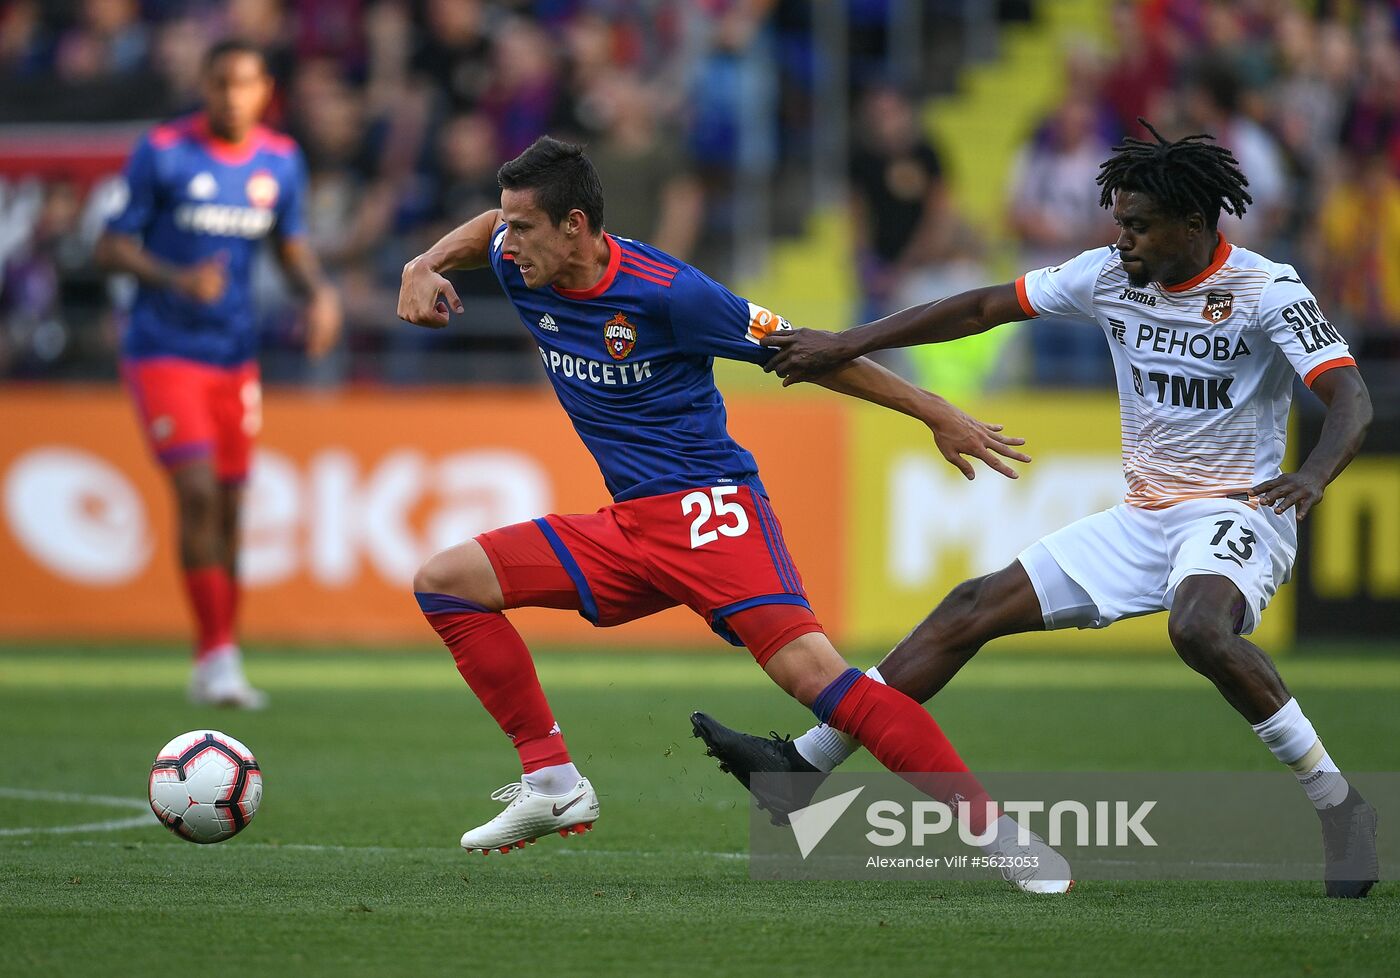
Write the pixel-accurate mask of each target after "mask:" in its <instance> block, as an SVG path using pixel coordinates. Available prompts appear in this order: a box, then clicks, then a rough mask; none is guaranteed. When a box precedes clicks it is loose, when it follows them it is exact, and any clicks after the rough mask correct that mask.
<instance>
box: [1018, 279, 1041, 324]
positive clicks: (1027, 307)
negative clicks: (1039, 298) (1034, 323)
mask: <svg viewBox="0 0 1400 978" xmlns="http://www.w3.org/2000/svg"><path fill="white" fill-rule="evenodd" d="M1016 301H1017V302H1019V303H1020V304H1021V311H1022V312H1023V313H1025V314H1026V315H1027V316H1030V317H1031V318H1032V319H1035V318H1036V317H1038V316H1039V315H1040V313H1038V312H1036V311H1035V306H1033V305H1031V297H1030V296H1029V295H1027V294H1026V277H1025V276H1024V275H1022V276H1021V277H1020V278H1018V279H1017V280H1016Z"/></svg>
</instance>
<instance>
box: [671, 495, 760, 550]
mask: <svg viewBox="0 0 1400 978" xmlns="http://www.w3.org/2000/svg"><path fill="white" fill-rule="evenodd" d="M738 493H739V487H738V486H713V487H712V488H710V489H708V490H705V489H697V490H695V491H694V492H688V493H686V494H685V495H684V496H682V497H681V512H682V513H683V514H684V515H685V516H687V517H689V516H691V515H692V514H694V519H693V520H692V521H691V524H690V549H691V550H698V549H699V548H700V547H703V546H705V545H706V544H710V543H714V542H715V541H716V540H718V539H719V537H720V534H724V535H725V536H727V537H741V536H743V535H744V534H745V533H747V532H749V514H748V513H746V512H744V507H743V504H742V503H740V502H738V501H737V500H734V499H731V498H730V497H731V496H736V495H738Z"/></svg>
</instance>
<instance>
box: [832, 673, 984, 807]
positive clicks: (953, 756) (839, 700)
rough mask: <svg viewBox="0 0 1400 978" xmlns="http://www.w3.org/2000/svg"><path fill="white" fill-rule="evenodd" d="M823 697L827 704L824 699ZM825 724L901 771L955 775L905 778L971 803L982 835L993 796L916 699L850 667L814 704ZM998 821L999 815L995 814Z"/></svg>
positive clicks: (944, 796)
mask: <svg viewBox="0 0 1400 978" xmlns="http://www.w3.org/2000/svg"><path fill="white" fill-rule="evenodd" d="M824 701H825V702H824ZM812 708H813V710H814V711H817V716H818V717H822V713H823V712H825V713H826V714H827V717H826V718H825V722H826V723H829V724H830V725H831V726H833V727H835V728H836V729H837V730H840V731H841V732H842V733H847V734H850V735H851V736H852V737H854V738H856V740H859V741H860V742H861V744H862V745H863V746H864V747H865V749H866V750H868V751H870V753H871V754H874V755H875V758H876V760H878V761H879V762H880V763H881V764H883V765H885V767H887V768H889V769H890V770H891V771H894V772H895V773H897V774H911V775H912V774H943V775H953V776H952V777H948V776H944V777H937V778H918V777H909V778H906V780H908V781H909V782H910V783H911V784H913V785H915V786H916V787H918V788H919V789H920V790H922V791H924V792H926V793H927V794H930V795H932V796H933V797H935V798H938V799H940V800H941V801H944V802H947V803H948V804H949V805H953V806H955V807H954V808H953V811H954V813H956V812H957V808H956V803H957V802H958V801H959V800H965V801H967V802H968V803H969V805H970V809H969V819H968V820H969V822H970V824H971V826H972V829H973V831H974V832H976V833H978V834H979V835H980V834H981V833H982V831H983V830H984V829H985V828H986V826H987V821H988V819H987V815H988V808H987V802H988V801H989V798H988V796H987V792H986V790H985V789H983V787H982V785H981V783H980V782H978V780H977V778H976V777H975V776H974V775H973V774H972V773H971V772H969V771H968V769H967V765H966V764H964V763H963V759H962V758H961V757H959V756H958V752H957V749H956V748H954V747H953V744H952V742H951V741H950V740H949V739H948V738H947V736H945V735H944V733H943V731H942V729H941V728H940V727H939V726H938V724H937V722H935V721H934V719H933V717H931V716H929V714H928V711H927V710H925V709H924V708H923V707H922V706H920V705H919V704H918V703H915V702H914V701H913V700H912V699H910V698H909V697H908V696H905V695H904V694H903V693H901V692H900V691H899V690H897V689H891V688H890V687H888V686H886V685H884V684H883V683H877V682H876V681H875V680H873V679H871V678H870V677H869V676H867V675H865V674H864V673H862V672H861V671H860V670H859V669H848V670H847V671H846V672H845V673H843V674H842V675H841V676H840V677H838V678H837V679H836V680H835V681H834V682H833V683H832V684H831V685H830V686H828V687H827V688H826V689H825V690H823V692H822V694H821V695H820V696H818V697H817V702H816V703H814V704H813V705H812ZM991 817H992V820H995V819H996V817H997V813H996V812H995V810H993V811H992V813H991Z"/></svg>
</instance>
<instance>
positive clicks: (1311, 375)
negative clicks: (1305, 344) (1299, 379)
mask: <svg viewBox="0 0 1400 978" xmlns="http://www.w3.org/2000/svg"><path fill="white" fill-rule="evenodd" d="M1354 366H1356V361H1355V360H1353V359H1352V358H1351V357H1337V359H1335V360H1328V361H1327V362H1326V363H1319V364H1318V365H1317V366H1316V367H1313V368H1312V369H1311V370H1309V371H1308V375H1307V376H1306V377H1304V378H1303V384H1304V386H1307V387H1311V386H1312V385H1313V381H1314V380H1317V378H1318V377H1320V376H1322V375H1323V374H1325V373H1327V371H1329V370H1331V369H1333V368H1335V367H1354Z"/></svg>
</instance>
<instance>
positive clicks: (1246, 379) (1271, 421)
mask: <svg viewBox="0 0 1400 978" xmlns="http://www.w3.org/2000/svg"><path fill="white" fill-rule="evenodd" d="M1016 292H1017V295H1018V297H1019V298H1020V300H1021V306H1022V308H1023V310H1024V311H1025V312H1026V313H1027V314H1028V315H1031V316H1068V317H1075V318H1080V319H1087V320H1090V321H1093V322H1096V323H1098V324H1099V326H1100V327H1101V328H1102V329H1103V331H1104V333H1105V335H1106V336H1107V337H1108V345H1109V348H1110V349H1111V350H1112V351H1113V366H1114V371H1115V373H1116V374H1117V377H1118V402H1119V405H1120V406H1121V411H1122V428H1123V474H1124V476H1125V477H1126V478H1127V481H1128V495H1127V498H1126V500H1125V501H1126V502H1127V503H1128V504H1129V505H1132V506H1140V507H1143V508H1145V509H1162V508H1165V507H1167V506H1172V505H1175V504H1176V503H1179V502H1182V501H1184V500H1188V499H1200V498H1205V497H1211V496H1232V495H1236V494H1239V493H1246V492H1247V491H1248V490H1249V488H1250V487H1251V486H1254V485H1257V484H1258V483H1260V482H1263V481H1265V480H1267V479H1272V478H1274V477H1275V476H1277V475H1278V474H1279V472H1280V466H1281V465H1282V463H1283V450H1284V443H1285V440H1286V438H1287V431H1288V409H1289V405H1290V403H1291V401H1292V395H1293V374H1294V372H1296V373H1297V374H1298V375H1299V376H1301V377H1302V378H1303V382H1304V383H1306V384H1308V385H1309V386H1311V384H1312V382H1313V380H1314V379H1315V378H1316V377H1317V376H1318V375H1319V374H1321V373H1323V372H1324V371H1326V370H1330V369H1331V368H1333V367H1341V366H1355V364H1356V361H1355V360H1353V359H1352V358H1351V355H1350V353H1349V352H1348V350H1347V345H1346V342H1345V341H1344V340H1343V339H1342V337H1341V335H1340V334H1339V333H1338V332H1337V330H1336V329H1335V328H1334V327H1333V326H1332V324H1331V323H1329V322H1328V321H1327V320H1326V319H1325V318H1324V317H1323V315H1322V312H1321V311H1320V310H1319V309H1318V305H1317V300H1316V299H1315V298H1314V297H1313V294H1312V293H1311V292H1309V291H1308V289H1307V287H1306V286H1304V285H1303V283H1302V281H1301V280H1300V279H1299V278H1298V273H1297V272H1296V271H1294V269H1293V267H1292V266H1290V265H1280V264H1278V263H1276V262H1271V261H1269V260H1268V259H1267V258H1264V257H1263V256H1261V255H1256V254H1255V253H1254V252H1252V251H1247V250H1245V249H1244V248H1239V247H1235V246H1233V245H1231V244H1230V243H1229V242H1227V241H1226V240H1225V238H1224V236H1223V235H1222V236H1220V238H1219V243H1218V244H1217V246H1216V249H1215V254H1214V255H1213V257H1212V259H1211V263H1210V265H1209V266H1208V267H1207V268H1206V269H1205V270H1204V271H1203V272H1201V274H1199V275H1197V276H1196V277H1195V278H1193V279H1191V280H1190V281H1188V282H1183V283H1181V284H1180V285H1173V286H1163V285H1160V284H1158V283H1156V282H1153V283H1151V284H1148V285H1144V286H1142V287H1141V288H1139V287H1136V286H1133V285H1130V284H1129V283H1128V273H1127V272H1126V271H1124V269H1123V263H1122V262H1121V261H1120V260H1119V258H1118V251H1117V249H1116V248H1113V247H1107V248H1096V249H1095V250H1093V251H1086V252H1084V253H1083V254H1082V255H1080V256H1079V257H1077V258H1075V259H1073V260H1072V261H1068V262H1065V263H1064V264H1063V265H1057V266H1055V267H1053V268H1041V269H1037V270H1036V271H1033V272H1027V273H1026V274H1025V275H1023V276H1022V277H1021V278H1020V279H1018V280H1017V281H1016Z"/></svg>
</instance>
